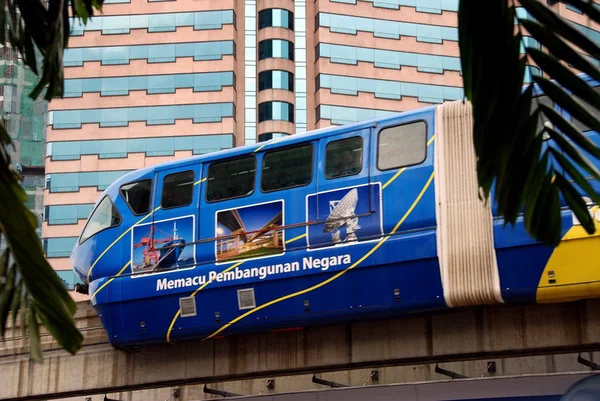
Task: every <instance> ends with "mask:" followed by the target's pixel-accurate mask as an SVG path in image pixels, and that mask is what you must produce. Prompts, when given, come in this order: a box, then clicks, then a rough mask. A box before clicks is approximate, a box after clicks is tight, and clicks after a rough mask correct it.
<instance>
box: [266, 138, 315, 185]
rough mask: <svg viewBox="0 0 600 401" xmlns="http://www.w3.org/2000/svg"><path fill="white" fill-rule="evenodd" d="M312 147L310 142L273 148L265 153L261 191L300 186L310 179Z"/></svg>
mask: <svg viewBox="0 0 600 401" xmlns="http://www.w3.org/2000/svg"><path fill="white" fill-rule="evenodd" d="M312 170H313V147H312V145H311V144H306V145H300V146H294V147H292V148H287V149H282V150H273V151H271V152H268V153H266V154H265V157H264V160H263V171H262V180H261V189H262V190H263V192H271V191H276V190H278V189H285V188H292V187H301V186H304V185H308V184H309V183H310V182H311V180H312Z"/></svg>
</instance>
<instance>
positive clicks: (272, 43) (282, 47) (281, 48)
mask: <svg viewBox="0 0 600 401" xmlns="http://www.w3.org/2000/svg"><path fill="white" fill-rule="evenodd" d="M266 58H285V59H288V60H291V61H294V44H293V43H292V42H288V41H287V40H281V39H266V40H263V41H260V42H259V43H258V59H259V60H264V59H266Z"/></svg>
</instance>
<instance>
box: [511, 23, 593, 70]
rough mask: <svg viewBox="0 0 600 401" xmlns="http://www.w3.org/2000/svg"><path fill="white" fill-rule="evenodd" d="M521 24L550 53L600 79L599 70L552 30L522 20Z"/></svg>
mask: <svg viewBox="0 0 600 401" xmlns="http://www.w3.org/2000/svg"><path fill="white" fill-rule="evenodd" d="M522 24H523V26H524V27H525V29H527V30H528V31H529V33H530V34H531V36H533V37H534V38H535V39H536V40H537V41H539V42H540V43H541V44H542V45H543V46H544V47H546V48H547V49H548V51H549V53H550V54H552V55H553V56H555V57H557V58H559V59H560V60H563V61H565V62H567V63H569V64H571V65H572V66H574V67H575V68H577V69H578V70H579V71H581V72H585V73H586V74H588V75H589V76H590V77H592V78H594V79H596V80H600V70H598V68H596V66H594V65H593V64H591V63H590V62H589V61H588V60H586V59H585V58H584V57H583V56H582V55H580V54H579V53H577V52H576V51H575V50H573V48H572V47H570V46H569V45H567V44H566V43H565V42H564V41H563V40H562V39H560V38H559V37H558V36H556V35H555V34H554V33H553V32H552V31H549V30H547V29H546V28H544V27H542V26H541V25H540V24H538V23H536V22H533V21H528V20H523V21H522Z"/></svg>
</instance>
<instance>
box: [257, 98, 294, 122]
mask: <svg viewBox="0 0 600 401" xmlns="http://www.w3.org/2000/svg"><path fill="white" fill-rule="evenodd" d="M270 120H280V121H289V122H291V123H293V122H294V105H293V104H291V103H288V102H265V103H261V104H259V105H258V122H259V123H261V122H263V121H270Z"/></svg>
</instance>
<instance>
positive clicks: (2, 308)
mask: <svg viewBox="0 0 600 401" xmlns="http://www.w3.org/2000/svg"><path fill="white" fill-rule="evenodd" d="M15 272H16V269H14V268H10V269H9V270H8V275H7V276H6V285H5V286H4V288H3V290H2V293H0V333H1V335H2V337H4V333H5V331H6V320H7V319H8V313H9V312H10V305H11V303H12V298H13V295H14V293H15Z"/></svg>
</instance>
